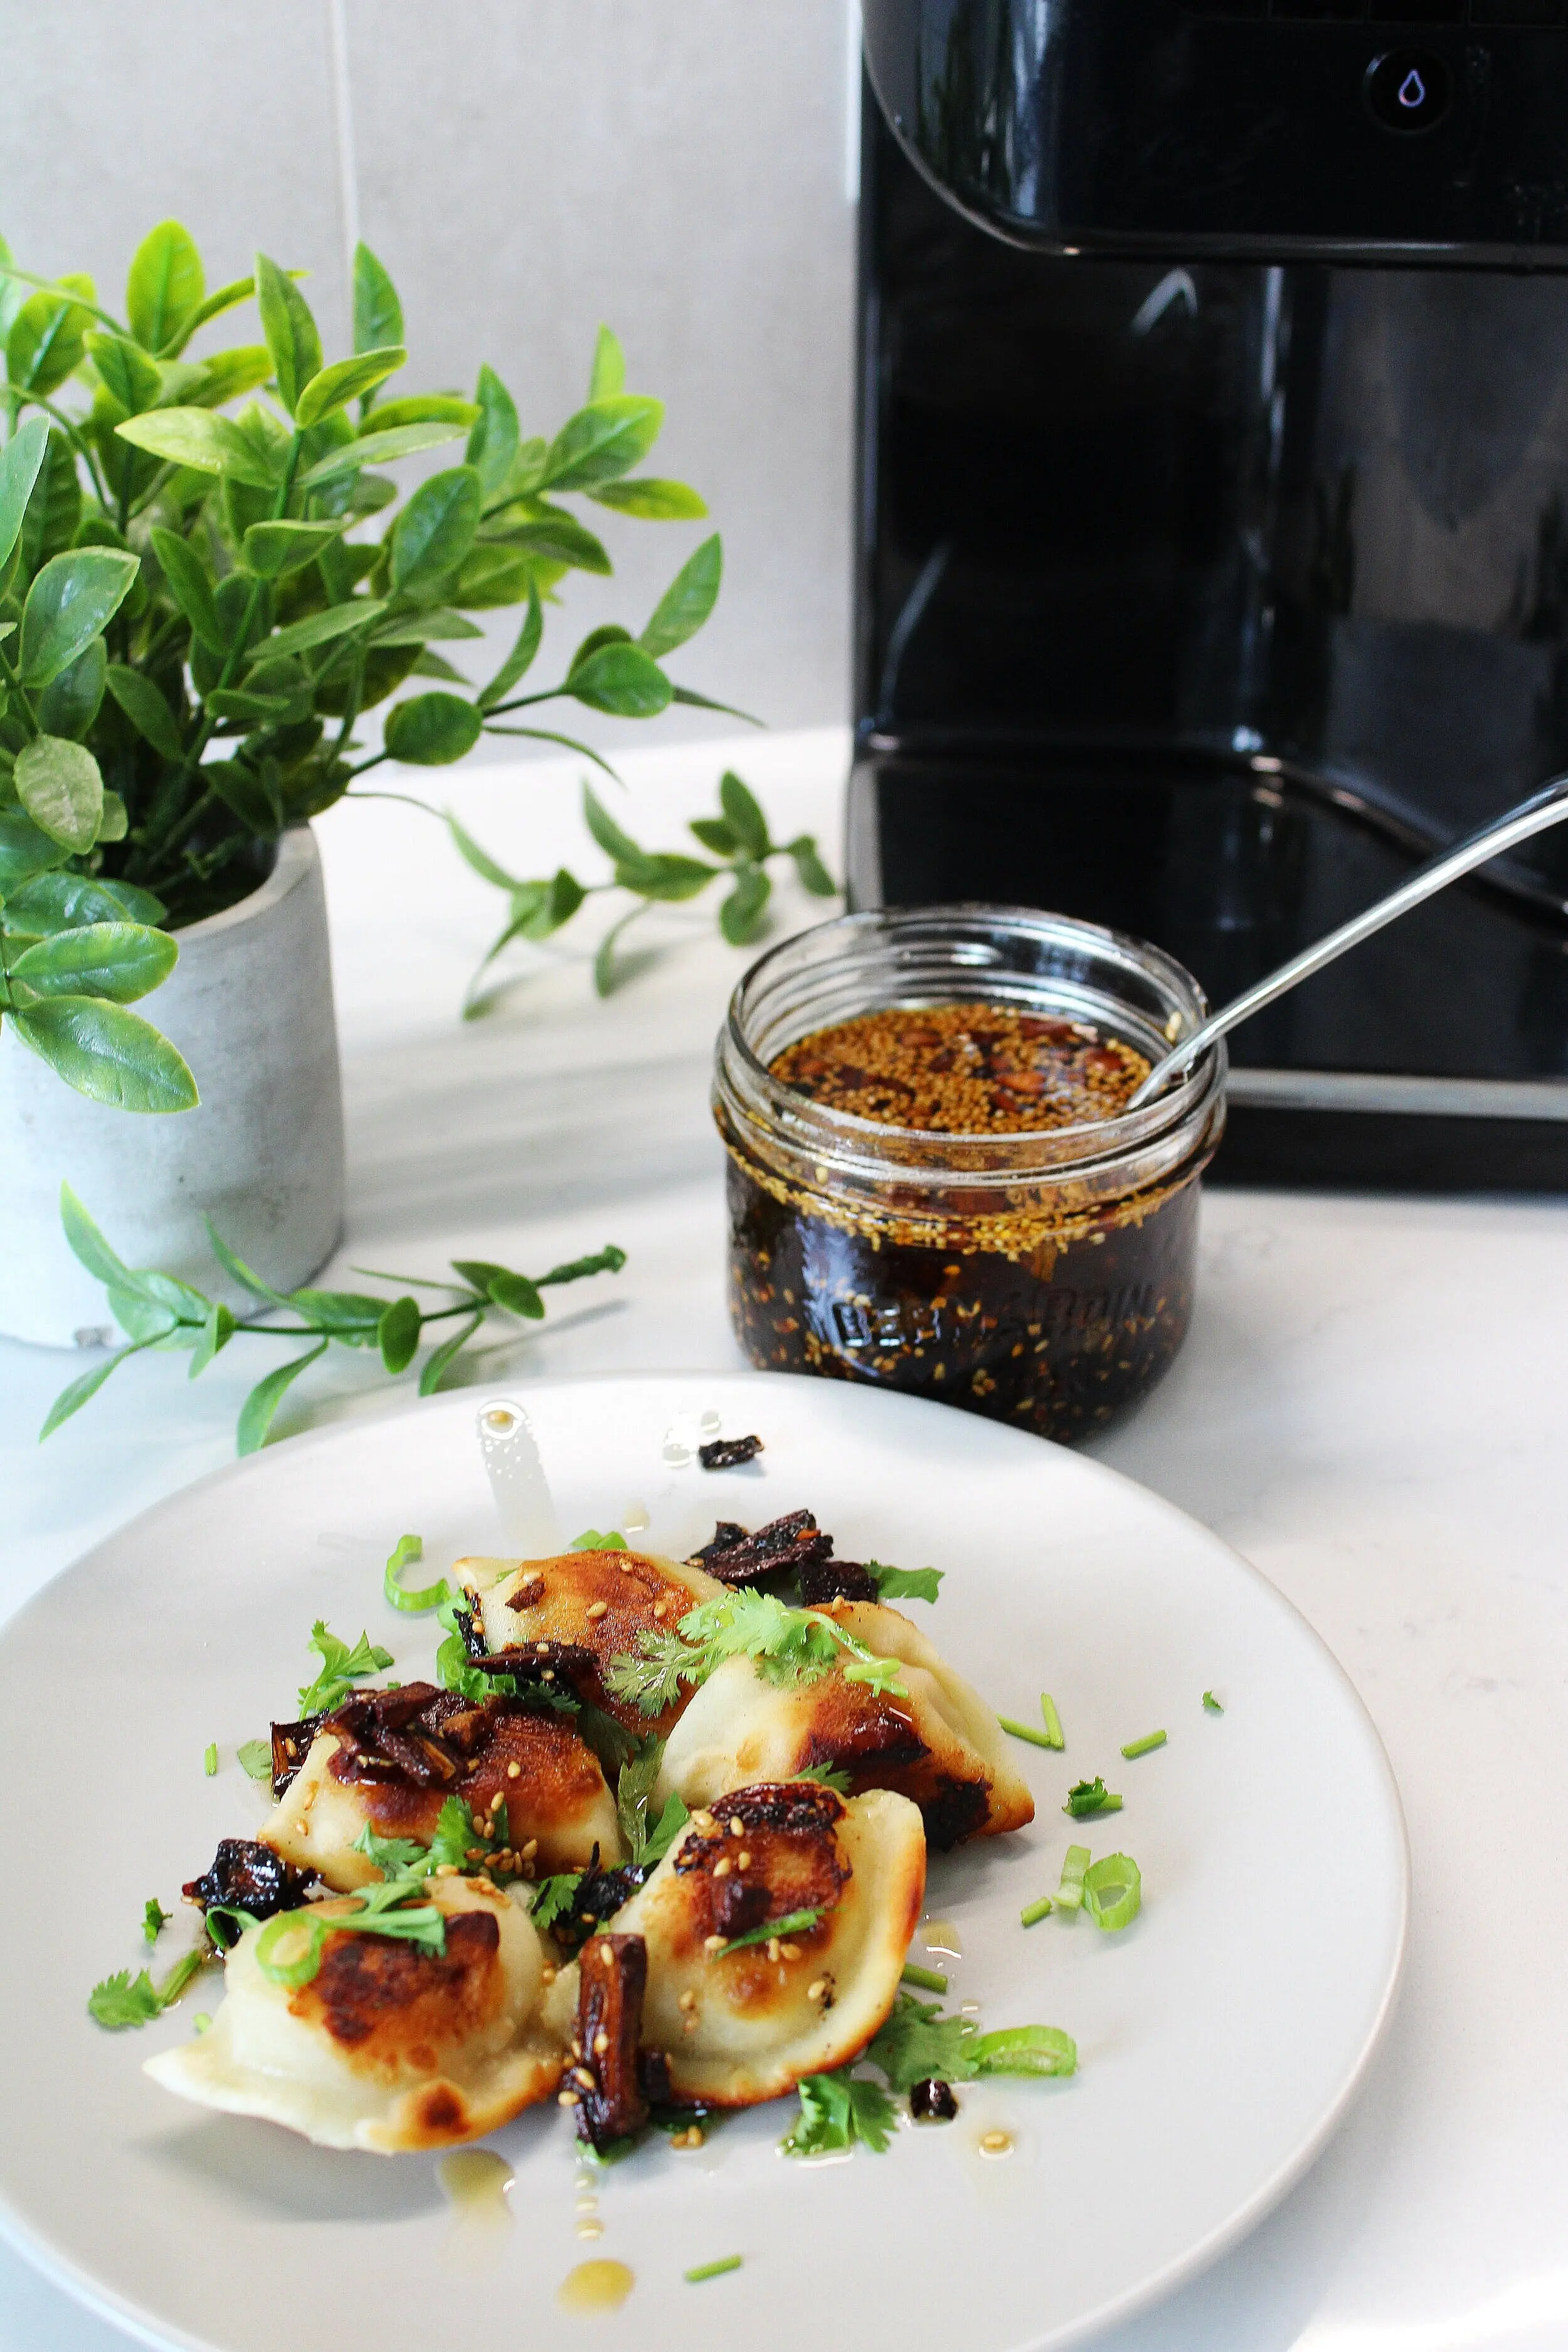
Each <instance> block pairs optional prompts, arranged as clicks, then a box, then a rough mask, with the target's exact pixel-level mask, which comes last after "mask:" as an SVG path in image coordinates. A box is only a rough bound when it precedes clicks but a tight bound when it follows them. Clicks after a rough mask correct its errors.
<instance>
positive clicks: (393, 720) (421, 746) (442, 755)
mask: <svg viewBox="0 0 1568 2352" xmlns="http://www.w3.org/2000/svg"><path fill="white" fill-rule="evenodd" d="M483 725H484V715H483V713H482V712H481V711H480V710H479V709H476V707H475V706H474V704H473V703H471V702H464V701H463V700H462V699H461V698H460V697H459V696H458V695H456V694H442V693H439V692H437V693H434V694H416V695H415V696H414V697H413V698H412V699H411V700H409V701H407V702H400V703H399V704H398V705H397V707H396V709H395V710H394V711H393V712H392V713H391V715H390V716H389V718H388V719H387V722H386V731H385V736H384V741H385V744H386V748H387V750H388V751H390V753H391V754H392V757H393V758H394V759H395V760H402V761H405V763H406V764H407V765H408V766H410V767H415V768H446V767H450V765H451V764H452V762H453V761H455V760H461V759H463V758H464V757H465V756H466V755H467V754H468V752H469V751H472V750H473V748H474V745H475V744H476V743H477V742H478V741H479V734H480V730H481V729H482V728H483Z"/></svg>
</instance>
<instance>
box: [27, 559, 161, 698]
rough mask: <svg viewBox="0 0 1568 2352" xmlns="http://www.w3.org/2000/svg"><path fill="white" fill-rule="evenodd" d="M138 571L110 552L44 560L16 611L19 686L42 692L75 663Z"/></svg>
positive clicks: (114, 610)
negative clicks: (19, 644) (19, 635)
mask: <svg viewBox="0 0 1568 2352" xmlns="http://www.w3.org/2000/svg"><path fill="white" fill-rule="evenodd" d="M138 569H139V564H138V559H137V558H136V557H135V556H134V555H121V553H120V552H119V551H118V550H116V549H114V548H112V547H82V548H78V549H76V550H74V551H72V552H71V553H69V554H67V555H55V556H51V557H50V559H49V561H48V562H47V563H46V564H45V566H44V568H43V570H42V571H41V572H39V573H38V576H37V579H36V580H35V581H34V583H33V584H32V586H31V587H30V588H29V589H28V591H27V601H26V604H25V605H24V606H23V608H22V660H21V672H22V683H23V685H24V686H26V687H33V688H37V687H44V686H47V684H48V682H49V680H50V679H51V678H52V677H58V676H59V674H60V672H61V670H63V669H64V668H65V667H67V665H68V663H70V662H73V661H75V659H76V657H77V656H78V655H79V653H80V652H81V651H82V649H83V647H84V646H87V645H88V644H89V642H90V641H91V639H92V638H94V637H96V636H97V635H98V634H99V632H100V629H101V628H103V626H104V625H105V624H106V623H107V622H109V621H110V620H112V618H113V616H114V614H116V613H117V612H118V611H119V609H120V607H121V604H123V603H124V601H125V598H126V596H127V595H128V594H129V593H130V591H131V583H132V581H133V580H134V579H135V577H136V573H137V571H138Z"/></svg>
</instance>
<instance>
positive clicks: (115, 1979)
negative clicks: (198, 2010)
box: [87, 1944, 213, 2033]
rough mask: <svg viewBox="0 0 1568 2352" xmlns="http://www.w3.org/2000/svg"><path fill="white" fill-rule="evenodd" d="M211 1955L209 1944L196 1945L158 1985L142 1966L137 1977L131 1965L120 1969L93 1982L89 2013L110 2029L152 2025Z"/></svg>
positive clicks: (177, 1961) (118, 2029)
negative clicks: (101, 1979)
mask: <svg viewBox="0 0 1568 2352" xmlns="http://www.w3.org/2000/svg"><path fill="white" fill-rule="evenodd" d="M212 1957H213V1954H212V1951H211V1949H210V1948H209V1947H208V1946H206V1945H204V1944H197V1945H195V1947H194V1948H193V1949H192V1950H190V1951H188V1952H185V1953H184V1954H183V1955H182V1956H181V1958H179V1959H177V1960H176V1961H175V1962H174V1967H173V1968H172V1969H170V1970H169V1973H168V1975H167V1976H166V1977H165V1978H164V1979H163V1983H162V1984H158V1985H155V1984H154V1983H153V1979H152V1978H151V1977H150V1976H149V1975H148V1973H147V1971H146V1969H139V1970H138V1972H137V1974H136V1975H135V1976H134V1977H133V1976H132V1973H131V1971H130V1969H120V1970H119V1971H118V1972H117V1973H116V1974H115V1975H114V1976H111V1977H105V1978H104V1979H103V1981H102V1982H101V1984H95V1985H94V1986H93V1989H92V1990H91V1991H90V1992H89V1995H88V1997H87V2006H88V2013H89V2016H91V2017H94V2018H96V2019H97V2021H98V2022H99V2024H100V2025H101V2026H104V2027H106V2028H107V2029H108V2031H109V2032H110V2033H121V2032H124V2030H125V2028H126V2027H127V2026H132V2025H151V2023H152V2022H153V2019H154V2018H155V2017H161V2016H162V2015H163V2011H164V2010H166V2009H172V2008H173V2007H174V2003H175V2001H177V2000H179V1998H180V1995H181V1994H182V1993H183V1992H184V1990H185V1987H186V1986H187V1985H188V1984H189V1983H190V1981H191V1979H192V1978H193V1977H194V1976H195V1974H196V1972H197V1970H198V1969H202V1968H204V1967H205V1964H206V1962H207V1961H208V1960H209V1959H210V1958H212Z"/></svg>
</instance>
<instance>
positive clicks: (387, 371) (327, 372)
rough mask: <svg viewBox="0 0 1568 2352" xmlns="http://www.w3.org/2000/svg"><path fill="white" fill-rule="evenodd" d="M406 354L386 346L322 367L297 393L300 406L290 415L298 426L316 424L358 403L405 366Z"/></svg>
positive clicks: (398, 347) (393, 345) (400, 347)
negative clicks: (354, 402) (335, 412)
mask: <svg viewBox="0 0 1568 2352" xmlns="http://www.w3.org/2000/svg"><path fill="white" fill-rule="evenodd" d="M407 360H408V353H407V352H406V351H405V349H404V347H403V345H402V344H401V343H386V344H383V345H380V346H378V347H377V348H376V349H375V350H374V351H368V352H359V353H358V355H357V356H356V357H355V358H353V359H352V360H335V361H334V362H333V363H332V365H331V367H324V368H322V369H321V371H320V372H319V373H317V374H315V375H313V376H312V377H311V378H310V383H307V384H306V385H305V386H304V388H303V389H302V390H301V392H300V404H299V406H298V408H297V409H296V410H295V412H294V421H295V423H296V424H297V425H301V426H303V425H319V424H320V423H321V419H322V417H323V416H331V415H332V413H333V412H334V410H336V409H340V408H342V407H344V406H346V404H348V402H350V401H351V400H359V399H362V398H363V395H364V394H366V393H371V392H374V390H375V388H376V386H377V384H379V383H385V382H386V379H387V377H388V376H389V375H395V374H396V373H397V371H398V369H399V368H400V367H403V366H405V365H406V363H407Z"/></svg>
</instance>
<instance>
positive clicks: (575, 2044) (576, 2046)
mask: <svg viewBox="0 0 1568 2352" xmlns="http://www.w3.org/2000/svg"><path fill="white" fill-rule="evenodd" d="M572 2055H573V2057H574V2058H581V2056H582V2055H583V2044H582V2043H581V2042H579V2041H578V2039H577V2036H576V2035H575V2034H574V2035H573V2036H572Z"/></svg>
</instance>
